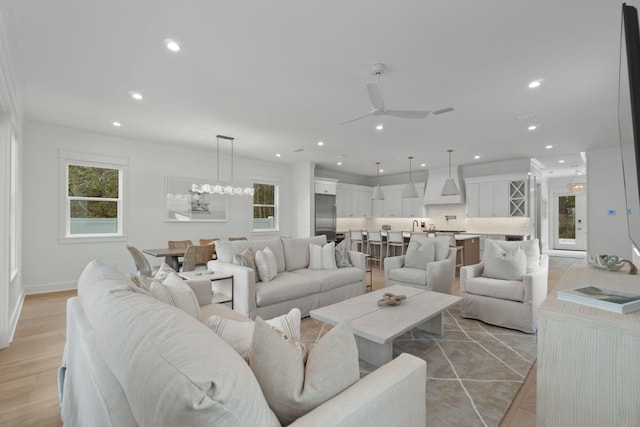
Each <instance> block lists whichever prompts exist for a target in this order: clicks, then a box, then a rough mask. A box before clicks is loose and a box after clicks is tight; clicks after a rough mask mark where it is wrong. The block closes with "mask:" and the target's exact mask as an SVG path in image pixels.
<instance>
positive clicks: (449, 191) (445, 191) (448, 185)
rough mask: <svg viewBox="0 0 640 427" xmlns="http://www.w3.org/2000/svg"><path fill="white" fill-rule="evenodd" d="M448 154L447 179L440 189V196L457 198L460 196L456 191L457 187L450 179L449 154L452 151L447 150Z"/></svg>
mask: <svg viewBox="0 0 640 427" xmlns="http://www.w3.org/2000/svg"><path fill="white" fill-rule="evenodd" d="M447 151H448V152H449V178H447V180H446V181H445V182H444V187H442V193H441V195H442V196H457V195H458V194H460V192H459V191H458V186H457V185H456V182H455V181H454V180H453V178H451V153H452V152H453V150H447Z"/></svg>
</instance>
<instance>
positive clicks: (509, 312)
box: [460, 239, 549, 333]
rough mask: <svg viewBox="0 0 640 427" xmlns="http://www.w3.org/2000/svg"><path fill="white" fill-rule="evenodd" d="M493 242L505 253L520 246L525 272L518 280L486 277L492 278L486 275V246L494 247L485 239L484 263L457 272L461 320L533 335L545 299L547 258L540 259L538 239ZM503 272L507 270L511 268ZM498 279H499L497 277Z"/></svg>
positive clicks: (544, 256) (547, 269) (465, 267)
mask: <svg viewBox="0 0 640 427" xmlns="http://www.w3.org/2000/svg"><path fill="white" fill-rule="evenodd" d="M495 242H496V243H497V245H498V247H505V248H507V249H506V250H510V249H513V248H516V247H517V246H518V245H521V247H522V248H523V251H524V252H525V253H526V261H525V262H526V265H525V267H526V270H524V274H523V275H522V278H521V279H520V280H505V278H496V277H487V276H494V275H495V274H487V272H486V271H485V264H484V262H487V260H486V258H485V256H487V253H486V251H487V245H491V244H493V243H494V241H491V240H489V239H487V240H486V242H485V254H484V255H483V260H484V261H483V262H481V263H480V264H475V265H469V266H464V267H461V268H460V296H461V297H462V301H461V304H460V311H461V314H462V317H466V318H471V319H477V320H481V321H483V322H485V323H489V324H491V325H496V326H502V327H505V328H510V329H517V330H520V331H523V332H527V333H535V332H536V331H537V329H538V307H539V306H540V304H541V303H542V301H544V299H545V298H546V297H547V284H548V273H549V256H548V255H540V252H539V248H538V240H537V239H536V240H530V241H525V242H527V243H524V242H504V241H495ZM525 246H526V247H525ZM534 247H535V248H534ZM488 256H492V255H491V254H489V255H488ZM489 262H491V261H489ZM502 262H504V260H503V261H502ZM505 268H506V269H509V268H510V267H509V266H507V267H505ZM523 268H524V267H523ZM483 274H484V276H483ZM507 275H508V274H507ZM498 276H500V275H499V274H498Z"/></svg>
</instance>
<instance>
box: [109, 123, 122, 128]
mask: <svg viewBox="0 0 640 427" xmlns="http://www.w3.org/2000/svg"><path fill="white" fill-rule="evenodd" d="M111 124H112V125H114V126H115V127H117V128H119V127H120V126H122V123H120V122H113V123H111Z"/></svg>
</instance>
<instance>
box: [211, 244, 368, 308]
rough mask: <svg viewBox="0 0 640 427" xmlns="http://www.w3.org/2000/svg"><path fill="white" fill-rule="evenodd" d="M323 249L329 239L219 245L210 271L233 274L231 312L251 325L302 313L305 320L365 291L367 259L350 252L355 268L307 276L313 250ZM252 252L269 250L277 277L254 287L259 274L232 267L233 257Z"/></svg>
mask: <svg viewBox="0 0 640 427" xmlns="http://www.w3.org/2000/svg"><path fill="white" fill-rule="evenodd" d="M310 243H313V244H317V245H325V244H326V243H327V237H326V236H324V235H323V236H315V237H301V238H285V237H282V238H275V239H270V240H234V241H216V255H217V257H218V258H217V259H216V260H214V261H209V263H208V264H207V267H208V268H209V269H210V270H215V271H222V272H225V273H229V274H233V278H234V299H233V309H234V310H236V311H238V312H240V313H242V314H245V315H247V316H249V317H251V318H252V319H254V318H255V317H256V316H260V317H262V318H264V319H270V318H273V317H276V316H280V315H282V314H285V313H288V312H289V310H291V309H292V308H299V309H300V312H301V313H302V316H303V317H304V316H307V315H308V314H309V311H310V310H313V309H314V308H318V307H323V306H325V305H329V304H334V303H336V302H339V301H343V300H345V299H347V298H352V297H355V296H358V295H361V294H364V293H365V292H366V291H367V285H366V283H365V271H366V256H365V254H363V253H361V252H356V251H349V257H350V258H351V263H352V264H353V267H343V268H338V269H335V270H309V269H308V267H309V260H310V256H309V244H310ZM249 247H251V248H252V249H253V250H254V251H257V250H260V249H264V248H265V247H269V248H270V249H271V251H272V252H273V253H274V254H275V256H276V260H277V262H278V275H277V276H276V278H275V279H273V280H271V281H269V282H267V283H263V282H261V281H258V282H256V276H255V271H254V270H253V269H252V268H249V267H243V266H240V265H237V264H234V263H233V257H234V255H235V254H239V253H241V252H242V251H243V250H245V249H247V248H249Z"/></svg>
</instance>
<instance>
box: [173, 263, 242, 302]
mask: <svg viewBox="0 0 640 427" xmlns="http://www.w3.org/2000/svg"><path fill="white" fill-rule="evenodd" d="M178 274H179V275H180V276H181V277H182V278H184V279H186V280H198V279H208V280H210V281H211V282H217V281H218V280H226V279H231V296H229V295H225V294H223V293H222V292H218V295H215V294H214V295H213V297H212V298H211V303H212V304H223V303H225V302H231V309H232V310H233V274H229V273H222V272H220V271H213V270H195V271H183V272H180V273H178Z"/></svg>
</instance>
